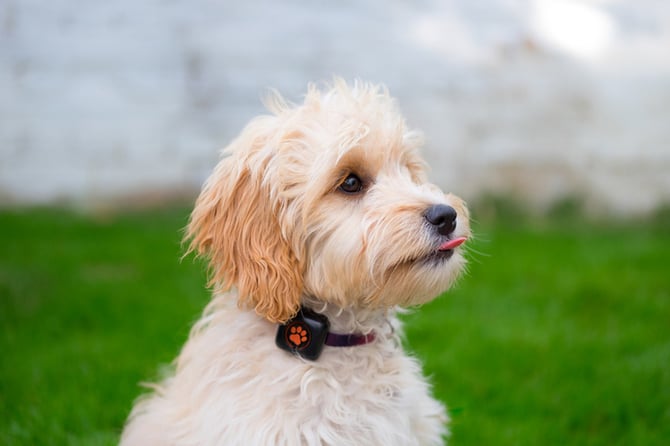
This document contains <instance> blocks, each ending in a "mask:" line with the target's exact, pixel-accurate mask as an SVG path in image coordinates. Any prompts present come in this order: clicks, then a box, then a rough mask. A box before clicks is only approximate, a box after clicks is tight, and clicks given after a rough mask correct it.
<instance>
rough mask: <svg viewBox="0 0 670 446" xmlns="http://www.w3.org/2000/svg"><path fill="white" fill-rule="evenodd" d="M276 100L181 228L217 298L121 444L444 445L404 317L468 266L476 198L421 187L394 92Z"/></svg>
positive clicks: (341, 85)
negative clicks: (404, 339)
mask: <svg viewBox="0 0 670 446" xmlns="http://www.w3.org/2000/svg"><path fill="white" fill-rule="evenodd" d="M266 102H267V104H266V105H267V106H268V108H269V110H270V112H271V115H264V116H260V117H257V118H255V119H253V120H252V121H251V122H250V123H249V124H248V125H247V126H246V127H245V128H244V130H243V131H242V132H241V134H240V135H239V136H238V137H237V138H236V139H235V140H233V142H232V143H231V144H230V145H229V146H228V147H227V148H226V149H225V151H224V153H225V156H224V157H222V159H221V161H220V162H219V163H218V164H217V166H216V167H215V169H214V171H213V173H212V174H211V176H210V177H209V179H208V180H207V181H206V182H205V184H204V186H203V189H202V191H201V193H200V195H199V197H198V199H197V201H196V204H195V207H194V210H193V212H192V214H191V217H190V220H189V223H188V226H187V227H186V230H185V241H186V243H188V247H189V248H188V250H187V251H188V252H195V253H196V255H198V256H201V257H203V258H205V259H206V261H207V262H208V265H209V271H210V276H209V277H210V282H209V285H210V286H211V287H212V288H213V298H212V300H211V302H210V303H209V304H208V306H207V307H206V309H205V311H204V314H203V316H202V318H201V319H200V320H199V321H197V323H196V324H195V325H194V327H193V328H192V331H191V333H190V336H189V339H188V341H187V342H186V344H185V346H184V347H183V349H182V351H181V353H180V354H179V357H178V358H177V360H176V364H175V366H176V367H175V368H176V370H175V371H174V373H173V374H172V375H171V376H170V377H168V378H167V379H165V380H164V381H162V382H161V383H160V384H157V385H155V386H154V389H153V392H152V393H151V394H149V395H145V396H143V397H140V399H139V400H138V401H137V402H136V403H135V406H134V408H133V410H132V412H131V414H130V416H129V419H128V421H127V423H126V426H125V428H124V431H123V434H122V437H121V444H122V445H123V446H135V445H137V446H139V445H141V446H151V445H184V446H186V445H188V446H193V445H333V446H343V445H383V446H391V445H439V444H443V442H444V441H445V438H446V437H447V435H448V429H447V423H448V416H447V412H446V409H445V407H444V406H443V405H442V404H441V403H440V402H438V401H436V400H435V399H434V398H433V397H432V396H431V389H430V385H429V383H428V382H427V380H426V379H425V378H424V377H423V375H422V371H421V367H420V364H419V362H418V361H417V359H416V358H414V357H412V356H410V355H408V354H407V353H405V352H404V351H403V348H402V346H401V336H402V334H401V324H400V321H399V319H398V317H397V314H398V313H399V311H403V309H404V308H407V307H413V306H417V305H420V304H423V303H425V302H428V301H430V300H431V299H433V298H434V297H435V296H437V295H439V294H440V293H442V292H444V291H445V290H447V289H448V288H449V287H450V286H451V285H452V284H453V282H454V281H455V280H456V278H457V277H458V276H459V274H460V273H461V271H462V270H463V269H464V266H465V263H466V260H465V257H464V254H465V253H464V247H463V246H461V245H462V244H463V243H464V242H466V240H467V239H468V237H470V228H469V218H468V210H467V207H466V205H465V203H464V202H463V200H461V199H460V198H458V197H457V196H455V195H452V194H445V193H443V192H442V191H440V189H439V188H438V187H437V186H435V185H432V184H430V183H429V182H428V181H427V177H426V165H425V162H424V161H423V160H422V158H421V157H420V155H419V152H418V150H419V148H420V146H421V144H422V138H421V136H420V135H419V134H418V133H417V132H415V131H411V130H409V129H408V127H407V125H406V124H405V121H404V119H403V117H402V116H401V115H400V113H399V111H398V106H397V104H396V101H395V100H394V99H393V98H391V96H390V95H389V93H388V90H387V89H386V88H385V87H383V86H378V85H374V84H369V83H364V82H360V81H357V82H354V83H347V82H345V81H343V80H341V79H336V80H334V81H333V82H331V83H330V84H327V85H324V86H322V87H318V86H315V85H310V86H309V88H308V91H307V94H306V95H305V99H304V103H301V104H299V105H296V104H290V103H288V102H287V101H285V100H284V99H282V98H281V96H280V95H279V94H277V93H276V94H274V95H273V96H272V97H271V98H270V99H269V100H268V101H266Z"/></svg>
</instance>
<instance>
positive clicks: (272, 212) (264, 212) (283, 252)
mask: <svg viewBox="0 0 670 446" xmlns="http://www.w3.org/2000/svg"><path fill="white" fill-rule="evenodd" d="M251 127H252V126H250V127H248V128H247V129H246V130H245V132H246V133H250V132H251V133H252V134H253V131H252V130H253V129H252V128H251ZM249 136H250V135H246V137H245V133H244V132H243V134H242V135H241V136H240V137H239V138H238V139H237V140H236V141H234V142H233V143H232V145H231V146H230V147H229V148H228V151H230V152H231V153H232V154H231V155H230V156H228V157H227V158H224V159H223V160H221V161H220V162H219V164H218V165H217V166H216V168H215V170H214V173H213V174H212V175H211V176H210V178H209V179H208V180H207V182H206V183H205V186H204V187H203V190H202V192H201V193H200V196H199V197H198V199H197V201H196V204H195V208H194V210H193V212H192V214H191V218H190V221H189V224H188V227H187V230H186V237H185V240H189V241H190V244H189V249H188V252H191V251H195V252H196V253H197V254H198V255H199V256H202V257H205V258H207V259H208V260H209V268H210V281H209V285H210V286H213V287H214V288H215V290H216V291H224V290H228V289H230V288H231V287H232V286H236V287H237V289H238V294H239V296H238V305H239V306H241V307H248V308H249V307H251V308H254V309H255V310H256V313H258V314H259V315H261V316H263V317H265V318H266V319H268V320H269V321H272V322H286V321H287V320H288V319H290V318H291V317H293V316H294V315H295V314H296V313H297V311H298V309H299V308H300V295H301V292H302V288H303V281H302V268H301V266H300V264H299V262H298V260H297V259H296V256H295V255H294V253H293V251H292V249H291V247H290V245H289V243H288V242H287V240H286V239H285V237H284V235H283V234H282V230H281V229H282V228H281V227H280V223H279V220H278V217H277V213H278V211H279V210H280V205H279V203H273V202H271V200H272V197H271V194H270V187H271V185H270V184H268V183H270V182H269V181H263V175H264V173H265V171H266V166H267V159H265V160H263V159H262V158H260V157H261V152H264V150H263V147H262V146H263V145H264V142H263V141H259V140H258V138H257V137H253V135H251V136H252V137H249ZM266 157H267V155H266ZM259 158H260V159H259Z"/></svg>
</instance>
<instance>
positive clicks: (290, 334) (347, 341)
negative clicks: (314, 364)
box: [275, 307, 376, 361]
mask: <svg viewBox="0 0 670 446" xmlns="http://www.w3.org/2000/svg"><path fill="white" fill-rule="evenodd" d="M375 338H376V335H375V333H374V332H371V333H368V334H357V333H350V334H340V333H331V332H330V322H329V321H328V318H327V317H326V316H324V315H323V314H319V313H316V312H314V311H312V310H310V309H309V308H305V307H301V308H300V310H299V311H298V314H296V315H295V317H293V318H292V319H290V320H289V321H287V322H286V323H285V324H281V325H279V327H278V328H277V336H276V338H275V343H276V344H277V347H279V348H280V349H282V350H286V351H288V352H291V353H294V354H297V355H298V356H300V357H302V358H305V359H309V360H311V361H315V360H317V359H318V358H319V356H320V355H321V351H322V350H323V346H324V345H327V346H329V347H354V346H358V345H365V344H369V343H371V342H373V341H374V340H375Z"/></svg>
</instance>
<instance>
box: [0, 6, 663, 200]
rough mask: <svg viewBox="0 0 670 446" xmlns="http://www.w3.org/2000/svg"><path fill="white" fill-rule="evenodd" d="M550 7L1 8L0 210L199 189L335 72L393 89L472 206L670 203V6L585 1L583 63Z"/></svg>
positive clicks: (446, 179) (435, 159)
mask: <svg viewBox="0 0 670 446" xmlns="http://www.w3.org/2000/svg"><path fill="white" fill-rule="evenodd" d="M548 1H549V0H530V1H526V2H521V1H518V2H515V1H511V2H510V1H506V0H505V1H503V0H488V1H484V2H457V1H453V2H443V1H438V0H426V1H423V2H419V3H416V2H409V1H401V0H391V1H387V2H375V1H373V0H364V1H363V0H359V1H349V2H347V1H343V2H302V1H299V0H293V1H283V2H279V1H276V0H249V1H246V2H226V1H223V0H220V1H215V0H207V1H206V0H198V1H195V0H194V1H189V2H186V1H177V0H173V1H168V0H163V1H161V0H142V1H131V0H117V1H115V2H103V1H87V2H72V1H68V0H49V1H43V0H0V202H4V203H7V202H27V203H34V202H52V201H54V200H60V199H65V200H70V201H78V202H84V203H90V202H92V201H94V200H98V199H106V198H110V197H115V196H121V195H128V194H130V195H132V194H137V193H140V194H141V193H143V192H145V191H147V190H161V189H163V190H176V189H180V188H186V189H192V188H196V187H198V186H199V184H200V183H201V182H202V181H203V179H204V178H205V177H206V175H207V173H208V172H209V170H210V169H211V168H212V167H213V165H214V163H215V162H216V159H217V151H218V148H220V147H222V146H223V145H225V144H226V143H227V142H228V141H229V140H230V139H231V138H232V137H234V136H235V134H236V133H237V132H238V131H239V130H240V129H241V127H242V126H243V125H244V123H245V122H246V121H248V120H249V119H250V118H251V117H252V116H254V115H256V114H258V113H261V112H262V107H261V105H260V100H259V98H260V97H261V96H262V95H263V93H264V91H266V88H268V87H276V88H277V89H279V90H280V91H282V92H283V93H284V94H285V95H286V96H288V97H289V98H290V99H293V100H299V98H300V94H301V93H302V92H303V91H304V88H305V85H306V83H307V82H308V81H313V80H324V79H325V80H328V79H330V78H331V76H332V75H333V74H339V75H341V76H343V77H345V78H354V77H358V78H363V79H366V80H372V81H377V82H384V83H386V84H387V85H388V86H389V87H390V89H391V91H392V93H393V94H394V95H395V96H397V97H398V98H399V101H400V104H401V107H402V108H403V110H404V111H405V114H406V115H407V116H408V120H409V122H410V124H411V125H413V126H416V127H419V128H421V129H422V130H423V131H424V133H425V134H426V138H427V146H426V151H425V152H426V155H427V157H428V158H429V160H430V164H431V166H432V174H431V175H432V179H433V180H434V181H436V182H437V183H439V184H440V185H442V186H443V187H445V188H448V189H452V190H454V191H456V192H458V193H460V194H462V195H465V196H466V197H469V198H473V197H475V196H477V194H479V193H482V192H485V191H491V190H492V191H495V192H497V193H503V192H508V193H513V194H515V195H517V196H518V197H520V198H523V199H526V200H528V201H529V202H531V203H533V204H538V205H542V204H546V203H547V202H549V201H551V200H552V199H554V198H556V197H560V196H562V195H565V194H583V195H585V196H587V197H588V199H589V200H590V203H592V204H593V205H594V206H596V207H600V208H605V209H608V210H612V211H616V212H644V211H647V210H649V209H652V208H653V207H654V206H656V205H658V204H660V203H664V202H668V201H670V107H669V105H670V11H669V10H670V7H667V6H664V2H662V1H653V0H645V1H640V2H633V3H631V4H630V5H628V4H626V3H624V2H618V1H611V2H587V3H586V4H588V5H591V6H589V8H591V9H592V12H593V11H595V12H596V13H597V14H599V17H601V18H602V17H604V18H605V19H607V23H608V24H609V25H610V26H611V29H610V30H609V31H610V33H609V35H608V39H609V40H608V41H607V42H605V43H603V44H602V45H601V46H602V47H601V48H600V50H599V52H598V54H589V55H587V56H585V55H584V54H579V52H577V53H574V52H573V53H570V50H569V49H568V52H561V51H560V44H557V43H556V42H555V41H552V38H551V36H548V35H547V34H546V33H545V31H546V29H545V28H547V25H546V24H545V23H544V22H541V21H539V22H538V20H539V19H538V14H537V12H538V11H540V12H541V11H542V9H541V8H543V7H544V6H543V5H545V4H547V2H548ZM566 1H568V0H566ZM576 2H577V0H572V3H576ZM238 3H239V4H238ZM382 5H383V6H382ZM587 18H588V17H587ZM571 20H572V23H577V22H578V20H576V19H575V18H574V17H571ZM538 23H539V25H538ZM587 25H588V23H587ZM570 26H572V25H570ZM543 27H544V28H543ZM587 28H588V26H587ZM577 31H579V30H578V29H577V28H575V30H572V29H566V30H564V33H563V35H569V34H570V33H572V32H577ZM587 37H588V36H587ZM559 43H560V42H559ZM557 48H558V49H557Z"/></svg>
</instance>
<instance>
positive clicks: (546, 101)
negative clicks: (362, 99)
mask: <svg viewBox="0 0 670 446" xmlns="http://www.w3.org/2000/svg"><path fill="white" fill-rule="evenodd" d="M334 75H337V76H341V77H343V78H345V79H348V80H352V79H357V78H358V79H363V80H366V81H372V82H378V83H383V84H386V85H387V86H388V87H389V89H390V91H391V94H392V95H394V96H395V97H396V98H397V99H398V101H399V104H400V108H401V110H402V111H403V113H404V114H405V116H406V117H407V120H408V122H409V124H410V126H412V127H414V128H418V129H420V130H422V131H423V133H424V134H425V137H426V146H425V149H424V155H425V156H426V158H427V160H428V162H429V164H430V167H431V173H430V177H431V180H432V181H433V182H435V183H437V184H439V185H440V186H441V187H443V188H444V189H446V190H449V191H453V192H455V193H457V194H458V195H460V196H463V197H464V198H466V199H467V200H468V202H469V203H470V204H471V207H472V211H473V212H472V215H473V224H474V230H475V234H476V238H475V240H473V241H471V242H469V244H468V246H469V258H470V267H469V272H468V274H467V275H466V276H465V277H464V278H463V279H462V280H461V281H460V283H459V284H458V286H457V287H456V288H455V289H454V290H453V291H450V292H449V293H448V295H447V296H446V297H445V298H440V299H437V300H435V301H434V302H432V303H431V304H429V305H427V306H425V307H423V308H422V309H420V310H418V311H416V312H413V313H412V314H410V315H409V316H407V348H408V349H410V350H411V351H413V352H415V354H416V355H417V356H419V357H420V358H421V359H422V360H423V362H424V363H425V365H426V374H427V375H429V376H431V379H432V381H433V383H434V388H435V394H436V395H437V397H438V398H439V399H441V400H442V401H444V402H446V403H447V405H448V406H449V408H450V414H451V416H452V419H453V422H452V431H453V436H452V440H451V441H452V444H459V445H460V444H471V445H483V444H513V445H538V444H542V445H552V444H556V445H564V444H580V445H615V444H621V445H656V444H658V445H662V444H663V445H664V444H667V441H668V438H670V273H668V265H670V211H669V209H670V208H668V204H669V203H670V108H669V105H670V4H668V2H667V1H664V0H640V1H632V0H629V1H626V0H482V1H478V2H465V1H456V0H416V1H409V0H388V1H384V2H379V1H373V0H357V1H353V0H351V1H346V0H343V1H337V2H333V1H312V2H305V1H298V0H293V1H277V0H274V1H269V0H247V1H245V2H232V1H224V0H192V1H179V0H143V1H130V0H117V1H115V2H102V1H86V2H81V1H80V2H77V1H74V0H50V1H39V0H0V351H2V352H3V354H2V356H3V357H2V359H0V444H7V445H24V444H25V445H34V444H40V445H51V444H54V445H60V444H67V445H91V444H93V445H97V444H105V445H107V444H110V445H111V444H116V442H117V440H118V435H119V433H120V431H121V428H122V426H123V422H124V419H125V417H126V416H127V414H128V412H129V410H130V407H131V404H132V401H133V399H134V398H135V397H136V396H137V395H138V394H139V393H140V392H141V391H142V390H141V388H140V387H139V386H138V383H139V382H141V381H149V380H152V379H153V380H155V379H157V377H158V376H160V375H161V374H163V373H164V372H165V370H166V369H168V368H169V363H170V361H171V360H172V359H173V358H174V357H175V355H176V354H177V353H178V351H179V348H180V346H181V345H183V343H184V341H185V339H186V337H187V334H188V330H189V327H190V326H191V324H192V323H193V321H195V320H196V319H197V317H198V315H199V314H200V312H201V311H202V308H203V307H204V305H205V304H206V302H207V301H208V298H209V291H208V290H206V289H205V285H204V284H205V282H206V277H205V276H206V274H205V271H204V269H205V267H204V265H203V264H202V263H201V262H192V261H191V260H190V259H188V260H185V261H182V262H181V263H180V261H179V259H180V256H181V255H182V253H183V247H182V246H181V245H180V238H181V230H182V228H183V227H184V225H185V224H186V221H187V218H188V214H189V209H190V207H191V206H192V201H193V199H194V198H195V196H196V194H197V192H198V190H199V188H200V186H201V184H202V182H203V181H204V180H205V178H206V177H207V176H208V175H209V173H210V171H211V170H212V168H213V167H214V165H215V164H216V162H217V160H218V157H219V149H221V148H222V147H224V146H225V145H226V144H227V143H228V142H229V141H230V140H231V139H232V138H234V137H235V136H236V135H237V134H238V132H239V131H240V130H241V128H242V127H243V126H244V125H245V124H246V123H247V122H248V121H249V120H250V119H251V118H252V117H254V116H256V115H258V114H260V113H263V112H264V109H263V106H262V104H261V99H262V98H263V97H264V96H265V95H266V94H267V92H268V90H269V89H270V88H274V89H277V90H278V91H279V92H281V93H282V94H283V95H284V96H285V97H287V98H288V99H289V100H291V101H294V102H299V101H300V100H301V97H302V94H304V92H305V90H306V85H307V83H308V82H320V81H329V80H331V79H332V77H333V76H334Z"/></svg>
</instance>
